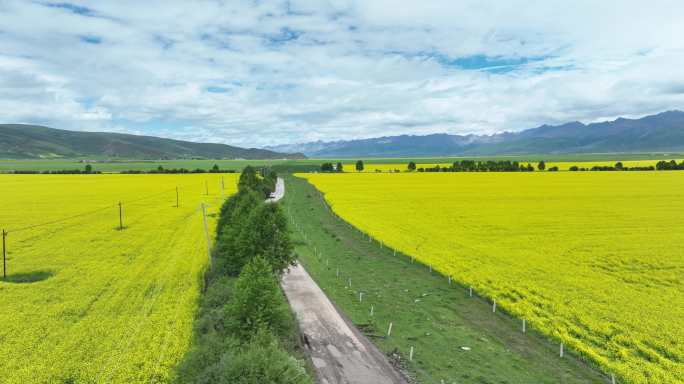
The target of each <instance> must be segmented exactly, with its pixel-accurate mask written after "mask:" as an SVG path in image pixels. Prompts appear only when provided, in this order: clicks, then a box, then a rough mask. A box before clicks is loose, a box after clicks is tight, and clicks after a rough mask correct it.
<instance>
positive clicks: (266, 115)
mask: <svg viewBox="0 0 684 384" xmlns="http://www.w3.org/2000/svg"><path fill="white" fill-rule="evenodd" d="M50 4H52V3H48V2H39V1H36V2H28V1H19V0H9V1H5V2H2V3H0V114H1V115H2V116H3V120H4V121H6V122H27V123H41V124H47V125H50V126H54V127H59V128H68V129H83V130H111V131H117V132H120V131H129V132H135V133H145V134H159V135H164V136H169V137H175V138H180V139H191V140H205V141H213V142H226V143H230V144H236V145H243V146H259V145H268V144H276V143H285V142H302V141H308V140H317V139H325V140H332V139H348V138H354V137H373V136H380V135H394V134H402V133H415V134H421V133H433V132H451V133H493V132H498V131H501V130H518V129H523V128H529V127H533V126H536V125H539V124H543V123H560V122H565V121H570V120H582V121H596V120H600V119H607V118H614V117H616V116H620V115H625V116H638V115H643V114H648V113H653V112H658V111H662V110H666V109H674V108H680V109H681V108H684V65H682V63H684V42H682V40H681V38H680V37H681V36H684V23H681V22H680V15H681V14H683V13H684V3H682V2H681V1H666V0H655V1H651V2H649V3H644V2H643V1H624V0H622V1H617V0H612V1H603V2H595V1H589V0H584V1H575V2H560V1H547V2H541V3H540V2H530V1H522V0H515V1H506V2H500V1H460V2H454V1H448V0H432V1H421V2H396V1H388V0H358V1H341V0H335V1H334V0H330V1H314V0H293V1H261V2H252V1H228V2H220V1H202V2H193V3H188V2H185V1H149V2H148V1H146V2H137V1H136V2H134V1H102V0H99V1H72V2H69V3H64V2H59V3H54V4H52V5H53V6H49V5H50ZM65 4H71V5H65ZM55 5H56V6H55ZM79 7H80V8H79ZM97 41H100V43H99V44H93V42H97ZM485 58H487V60H488V62H489V64H488V65H491V66H498V68H499V70H498V71H497V70H493V68H490V70H485V69H478V67H479V66H483V65H485V64H486V63H485V62H484V60H485Z"/></svg>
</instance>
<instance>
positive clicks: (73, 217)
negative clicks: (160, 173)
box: [7, 183, 195, 233]
mask: <svg viewBox="0 0 684 384" xmlns="http://www.w3.org/2000/svg"><path fill="white" fill-rule="evenodd" d="M191 185H195V183H193V184H186V185H183V186H180V187H178V188H185V187H188V186H191ZM173 191H176V187H174V188H173V189H168V190H164V191H162V192H158V193H154V194H151V195H147V196H143V197H140V198H138V199H134V200H128V201H123V202H124V203H126V204H133V203H137V202H140V201H143V200H148V199H151V198H153V197H157V196H160V195H163V194H166V193H170V192H173ZM119 204H120V203H115V204H111V205H108V206H105V207H102V208H97V209H94V210H92V211H86V212H82V213H79V214H76V215H73V216H67V217H63V218H60V219H55V220H51V221H46V222H43V223H38V224H32V225H28V226H25V227H20V228H17V229H12V230H8V231H7V233H16V232H22V231H27V230H30V229H34V228H38V227H44V226H47V225H52V224H58V223H62V222H65V221H69V220H73V219H77V218H80V217H84V216H89V215H92V214H95V213H98V212H102V211H105V210H108V209H111V208H115V207H117V206H118V205H119Z"/></svg>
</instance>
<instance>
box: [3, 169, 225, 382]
mask: <svg viewBox="0 0 684 384" xmlns="http://www.w3.org/2000/svg"><path fill="white" fill-rule="evenodd" d="M221 178H223V179H224V180H223V181H224V185H225V190H224V195H225V196H228V195H230V194H231V193H233V192H234V191H235V190H236V183H237V175H235V174H225V175H220V174H200V175H0V202H1V203H0V227H3V228H5V229H7V230H8V231H9V235H8V238H7V243H8V251H9V253H8V259H7V268H8V276H7V279H6V280H0V307H2V308H3V310H2V311H0V324H2V326H1V327H0V340H2V342H1V344H0V369H1V370H2V372H3V375H2V379H1V380H0V381H2V382H3V383H53V382H55V383H57V382H58V383H63V382H73V383H92V382H97V383H143V382H144V383H150V382H155V383H166V382H170V381H171V380H172V378H173V370H174V368H175V366H176V365H177V363H178V362H179V361H180V360H181V358H182V357H183V355H184V354H185V352H186V351H187V350H188V348H189V347H190V343H191V338H192V322H193V320H194V316H195V312H196V307H197V300H198V297H199V294H200V288H201V287H200V284H201V274H202V273H203V271H204V269H205V268H206V265H207V262H208V256H207V249H206V246H207V243H206V239H205V235H204V226H203V220H202V215H201V211H200V210H199V206H200V203H201V202H205V203H207V204H208V213H209V220H210V225H212V226H213V225H215V218H214V214H215V213H216V212H217V210H218V207H219V204H220V199H221V192H220V183H221V181H220V179H221ZM176 186H179V207H178V208H176V191H175V188H176ZM207 189H208V191H209V194H207ZM119 201H121V202H122V206H123V224H124V230H118V226H119V208H118V202H119ZM41 223H45V225H40V226H37V227H33V226H34V225H36V224H41ZM22 228H23V229H22ZM210 230H211V229H210Z"/></svg>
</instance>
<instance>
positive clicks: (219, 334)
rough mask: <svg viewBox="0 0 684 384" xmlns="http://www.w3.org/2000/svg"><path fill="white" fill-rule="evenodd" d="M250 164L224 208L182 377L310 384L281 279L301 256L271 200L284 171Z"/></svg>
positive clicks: (197, 382) (196, 383) (200, 383)
mask: <svg viewBox="0 0 684 384" xmlns="http://www.w3.org/2000/svg"><path fill="white" fill-rule="evenodd" d="M261 174H262V176H259V175H258V174H257V171H256V170H255V169H254V168H252V167H246V168H245V169H244V170H243V172H242V175H241V176H240V180H239V183H238V192H237V193H236V194H234V195H233V196H231V197H230V198H229V199H228V200H226V201H225V203H224V204H223V206H222V207H221V211H220V216H219V219H218V223H217V228H216V247H215V248H214V254H213V263H212V266H211V267H210V269H209V270H208V271H207V274H206V279H205V281H206V292H205V294H204V295H203V297H202V298H201V302H200V311H199V316H198V320H197V321H196V324H195V336H194V341H193V347H192V349H191V350H190V352H188V354H187V355H186V358H185V360H184V361H183V362H182V363H181V365H180V367H179V369H178V376H177V382H179V383H193V384H205V383H206V384H208V383H244V384H247V383H250V384H251V383H254V384H256V383H275V384H310V383H312V382H313V381H312V380H311V378H310V376H309V375H308V373H307V371H306V369H305V364H304V363H303V361H301V360H298V359H296V358H295V357H293V356H292V354H293V353H294V352H295V351H296V348H297V345H298V342H297V340H298V337H297V327H296V324H295V321H294V318H293V316H292V313H291V312H290V309H289V306H288V304H287V301H286V299H285V297H284V295H283V293H282V291H281V290H280V286H279V285H278V279H279V276H280V275H281V274H282V273H283V271H284V269H285V268H287V267H288V266H289V265H292V264H293V263H294V261H295V258H294V253H293V246H292V242H291V240H290V234H289V232H288V229H287V219H286V217H285V215H284V214H283V212H282V210H281V208H280V206H279V205H278V204H268V203H265V202H264V197H265V195H267V194H268V193H270V192H271V191H272V190H273V188H274V186H275V180H276V179H277V175H275V174H274V173H272V172H269V171H265V170H264V171H262V172H261Z"/></svg>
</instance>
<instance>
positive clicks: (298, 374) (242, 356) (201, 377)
mask: <svg viewBox="0 0 684 384" xmlns="http://www.w3.org/2000/svg"><path fill="white" fill-rule="evenodd" d="M224 344H226V345H225V346H226V347H227V348H225V349H224V353H223V355H222V356H221V358H220V359H219V360H218V361H216V362H215V363H213V364H211V365H209V366H207V367H206V368H205V369H203V370H202V371H200V372H198V374H197V375H196V376H195V377H193V378H192V380H190V381H188V383H193V384H210V383H211V384H262V383H272V384H310V383H312V380H311V379H310V378H309V377H308V375H307V372H306V370H305V368H304V365H303V363H302V362H300V361H298V360H297V359H295V358H294V357H292V356H289V355H288V354H287V352H285V351H284V350H283V349H281V348H280V347H279V345H278V341H277V340H276V339H275V338H274V337H273V336H272V335H271V334H269V333H268V332H266V331H263V330H261V331H259V332H258V333H257V334H256V335H255V336H254V338H253V339H252V340H251V342H250V343H248V344H246V345H244V346H242V347H236V346H235V345H230V342H226V343H224ZM207 357H209V358H212V357H213V356H211V355H210V356H207Z"/></svg>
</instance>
